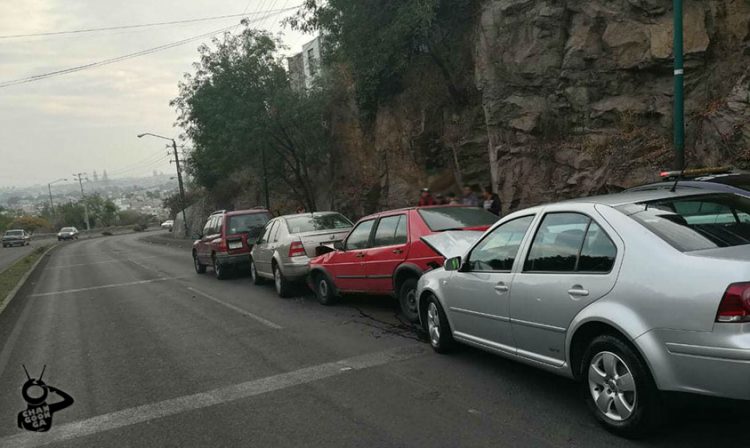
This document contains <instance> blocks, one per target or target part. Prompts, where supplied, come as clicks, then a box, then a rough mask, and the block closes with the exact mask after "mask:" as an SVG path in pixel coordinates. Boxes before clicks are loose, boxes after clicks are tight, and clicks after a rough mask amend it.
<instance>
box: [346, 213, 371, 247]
mask: <svg viewBox="0 0 750 448" xmlns="http://www.w3.org/2000/svg"><path fill="white" fill-rule="evenodd" d="M373 224H375V220H374V219H371V220H369V221H363V222H361V223H359V224H357V226H356V227H355V228H354V230H352V231H351V233H350V234H349V237H348V238H347V239H346V245H345V246H344V247H345V249H346V250H356V249H367V246H368V245H369V242H370V233H371V232H372V226H373Z"/></svg>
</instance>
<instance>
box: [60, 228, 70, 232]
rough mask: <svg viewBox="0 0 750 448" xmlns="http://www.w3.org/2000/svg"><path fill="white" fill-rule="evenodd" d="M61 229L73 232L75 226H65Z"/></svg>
mask: <svg viewBox="0 0 750 448" xmlns="http://www.w3.org/2000/svg"><path fill="white" fill-rule="evenodd" d="M60 231H61V232H72V231H73V228H72V227H63V228H62V229H60Z"/></svg>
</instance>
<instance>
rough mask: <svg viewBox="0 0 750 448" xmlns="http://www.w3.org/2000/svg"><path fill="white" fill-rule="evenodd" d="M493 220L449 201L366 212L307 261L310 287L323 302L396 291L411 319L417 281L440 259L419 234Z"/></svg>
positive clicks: (476, 226)
mask: <svg viewBox="0 0 750 448" xmlns="http://www.w3.org/2000/svg"><path fill="white" fill-rule="evenodd" d="M498 219H499V218H498V217H497V216H495V215H493V214H491V213H489V212H487V211H485V210H484V209H481V208H477V207H464V206H452V205H443V206H431V207H414V208H408V209H401V210H392V211H388V212H381V213H377V214H374V215H370V216H367V217H365V218H362V219H361V220H359V222H357V224H356V225H355V226H354V228H353V229H352V231H351V232H349V235H347V237H346V239H345V240H344V241H343V242H342V243H340V244H337V245H336V250H335V251H333V252H329V253H327V254H324V255H321V256H319V257H317V258H314V259H313V260H311V262H310V277H309V278H310V286H311V288H312V289H313V291H315V294H316V295H317V297H318V300H319V301H320V303H322V304H324V305H329V304H332V303H333V301H334V300H335V298H336V296H338V295H339V294H346V293H353V292H364V293H371V294H391V295H396V296H397V297H398V299H399V303H400V305H401V311H402V312H403V313H404V315H405V316H406V317H407V318H409V319H410V320H412V321H414V322H416V321H417V319H418V317H419V316H418V314H417V309H416V306H417V303H416V297H415V291H416V287H417V280H418V279H419V277H420V276H421V275H422V273H423V272H425V271H427V270H430V269H434V268H436V267H439V266H442V264H443V261H444V258H443V256H441V255H440V254H438V253H437V252H435V251H434V250H433V249H432V248H430V247H429V246H428V245H427V244H425V242H424V241H422V240H421V239H420V238H421V237H423V236H425V235H430V234H432V233H435V232H442V231H446V230H482V231H483V230H486V229H488V228H489V227H490V226H491V225H492V224H493V223H494V222H495V221H497V220H498Z"/></svg>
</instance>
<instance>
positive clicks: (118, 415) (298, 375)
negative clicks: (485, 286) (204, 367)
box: [0, 344, 426, 447]
mask: <svg viewBox="0 0 750 448" xmlns="http://www.w3.org/2000/svg"><path fill="white" fill-rule="evenodd" d="M425 352H426V349H425V348H424V346H423V345H422V344H418V345H412V346H407V347H399V348H395V349H390V350H386V351H382V352H375V353H370V354H367V355H361V356H355V357H353V358H348V359H342V360H341V361H334V362H330V363H326V364H319V365H316V366H311V367H306V368H302V369H299V370H293V371H291V372H286V373H281V374H278V375H274V376H269V377H265V378H260V379H257V380H251V381H247V382H244V383H239V384H234V385H231V386H226V387H221V388H218V389H213V390H210V391H207V392H200V393H197V394H192V395H186V396H182V397H177V398H172V399H169V400H164V401H159V402H156V403H150V404H146V405H142V406H136V407H133V408H128V409H122V410H120V411H115V412H112V413H109V414H103V415H98V416H96V417H91V418H88V419H85V420H79V421H76V422H71V423H65V424H62V425H59V426H58V425H55V426H54V427H53V428H52V429H51V430H50V432H48V433H21V434H16V435H12V436H6V437H3V438H0V446H23V447H38V446H44V445H48V444H50V443H57V442H63V441H66V440H71V439H77V438H80V437H87V436H90V435H93V434H97V433H102V432H105V431H111V430H114V429H119V428H123V427H126V426H132V425H137V424H139V423H145V422H150V421H152V420H157V419H160V418H164V417H169V416H172V415H177V414H182V413H185V412H190V411H195V410H199V409H205V408H208V407H212V406H217V405H220V404H225V403H230V402H233V401H237V400H242V399H246V398H250V397H254V396H257V395H262V394H267V393H270V392H275V391H279V390H282V389H287V388H290V387H294V386H299V385H303V384H308V383H312V382H314V381H320V380H323V379H326V378H331V377H334V376H338V375H350V374H352V372H356V371H357V370H364V369H369V368H373V367H379V366H383V365H386V364H390V363H394V362H399V361H406V360H409V359H412V358H415V357H417V356H420V355H423V354H424V353H425ZM344 367H349V368H350V369H348V370H342V369H343V368H344Z"/></svg>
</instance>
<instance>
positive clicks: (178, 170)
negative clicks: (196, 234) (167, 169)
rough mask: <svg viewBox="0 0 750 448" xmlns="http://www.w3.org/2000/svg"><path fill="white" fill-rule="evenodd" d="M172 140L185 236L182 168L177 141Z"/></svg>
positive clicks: (185, 221)
mask: <svg viewBox="0 0 750 448" xmlns="http://www.w3.org/2000/svg"><path fill="white" fill-rule="evenodd" d="M171 140H172V149H174V164H175V165H176V166H177V184H178V185H179V186H180V204H181V208H182V224H183V227H184V228H185V236H186V237H187V236H188V224H187V217H186V216H185V208H186V207H187V205H186V204H185V187H184V186H183V185H182V169H180V156H179V155H178V153H177V142H176V141H174V139H171Z"/></svg>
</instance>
